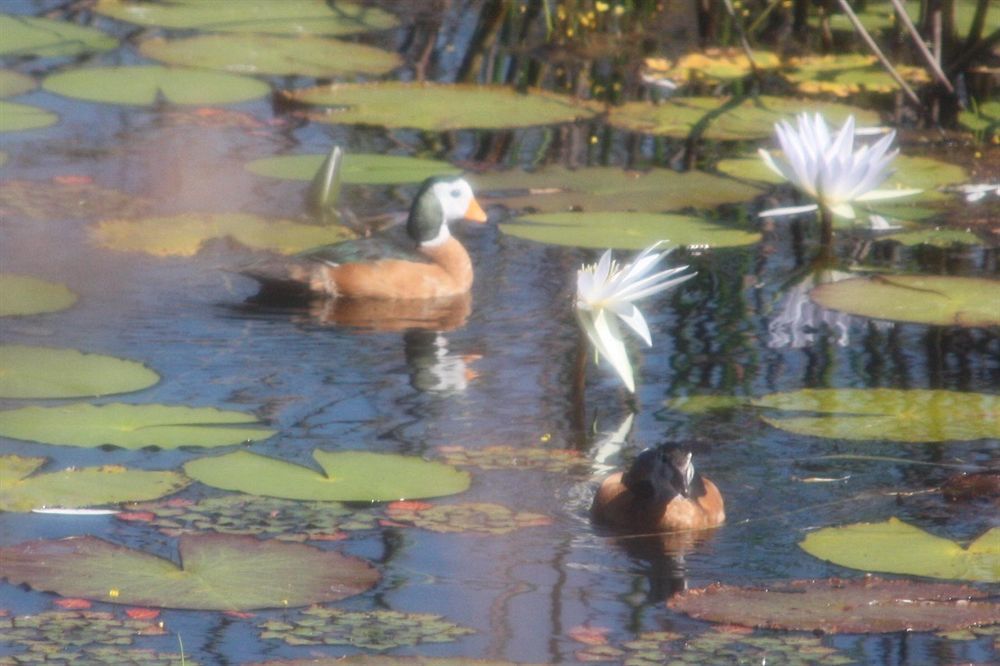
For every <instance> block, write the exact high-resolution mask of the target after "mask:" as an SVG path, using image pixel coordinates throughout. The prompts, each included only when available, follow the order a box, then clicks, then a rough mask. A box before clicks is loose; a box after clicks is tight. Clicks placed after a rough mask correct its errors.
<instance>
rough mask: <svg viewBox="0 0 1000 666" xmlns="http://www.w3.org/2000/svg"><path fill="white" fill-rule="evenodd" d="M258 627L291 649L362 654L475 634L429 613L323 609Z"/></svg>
mask: <svg viewBox="0 0 1000 666" xmlns="http://www.w3.org/2000/svg"><path fill="white" fill-rule="evenodd" d="M259 626H260V628H261V629H262V632H261V634H260V637H261V638H262V639H264V640H268V639H271V640H281V641H284V642H285V643H287V644H289V645H350V646H352V647H355V648H360V649H362V650H391V649H393V648H398V647H409V646H413V645H419V644H421V643H450V642H452V641H456V640H458V639H459V638H461V637H462V636H466V635H468V634H474V633H476V632H475V631H474V630H472V629H469V628H466V627H462V626H459V625H457V624H454V623H452V622H448V621H447V620H445V619H444V618H442V617H441V616H440V615H432V614H430V613H400V612H399V611H391V610H376V611H367V612H355V611H344V610H337V609H335V608H322V607H315V608H307V609H305V610H302V611H299V612H298V613H296V614H294V615H287V616H285V617H284V618H282V619H281V620H268V621H266V622H263V623H262V624H260V625H259Z"/></svg>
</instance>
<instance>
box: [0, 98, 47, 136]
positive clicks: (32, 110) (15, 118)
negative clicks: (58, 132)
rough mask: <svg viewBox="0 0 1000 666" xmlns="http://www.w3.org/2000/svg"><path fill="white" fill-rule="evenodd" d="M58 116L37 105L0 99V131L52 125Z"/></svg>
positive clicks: (16, 130) (17, 130)
mask: <svg viewBox="0 0 1000 666" xmlns="http://www.w3.org/2000/svg"><path fill="white" fill-rule="evenodd" d="M57 120H59V116H57V115H56V114H54V113H52V112H51V111H46V110H45V109H40V108H38V107H37V106H29V105H27V104H18V103H17V102H5V101H3V100H0V132H20V131H22V130H30V129H38V128H39V127H48V126H49V125H54V124H55V122H56V121H57Z"/></svg>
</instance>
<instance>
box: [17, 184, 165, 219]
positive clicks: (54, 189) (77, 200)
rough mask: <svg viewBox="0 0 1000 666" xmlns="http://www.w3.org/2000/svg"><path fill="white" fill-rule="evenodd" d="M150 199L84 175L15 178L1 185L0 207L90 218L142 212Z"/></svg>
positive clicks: (35, 215) (31, 215) (40, 215)
mask: <svg viewBox="0 0 1000 666" xmlns="http://www.w3.org/2000/svg"><path fill="white" fill-rule="evenodd" d="M149 205H150V202H149V200H148V199H143V198H142V197H136V196H132V195H130V194H125V193H124V192H120V191H118V190H112V189H107V188H104V187H101V186H100V185H96V184H94V183H93V182H90V181H89V179H86V178H83V179H80V180H79V181H77V180H74V179H72V178H68V179H65V180H59V181H38V180H12V181H8V182H5V183H3V184H2V185H0V207H3V208H4V209H6V210H7V211H9V212H10V213H11V214H16V215H20V216H22V217H25V218H27V219H29V220H37V221H40V222H47V221H49V220H52V219H57V220H76V219H81V220H90V219H93V218H100V217H103V216H107V215H119V216H121V215H142V214H143V213H145V212H146V211H147V210H149Z"/></svg>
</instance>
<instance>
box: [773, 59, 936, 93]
mask: <svg viewBox="0 0 1000 666" xmlns="http://www.w3.org/2000/svg"><path fill="white" fill-rule="evenodd" d="M791 65H792V67H793V69H792V70H791V71H790V72H788V73H786V75H785V76H787V77H788V79H789V80H790V81H791V82H792V83H794V84H796V85H797V87H798V89H799V91H800V92H803V93H822V94H832V95H836V96H837V97H849V96H853V95H857V94H860V93H890V92H894V91H896V90H899V84H898V83H896V81H895V79H893V78H892V77H891V76H890V75H889V74H888V72H886V71H885V68H883V67H882V66H881V65H880V64H878V61H877V59H876V58H875V56H868V55H857V54H843V55H825V56H811V57H805V58H793V59H792V61H791ZM896 71H897V73H899V75H900V76H901V77H903V79H904V80H905V81H907V82H908V83H910V84H917V85H921V84H925V83H930V80H931V79H930V75H928V73H927V71H926V70H925V69H923V68H922V67H911V66H906V65H897V66H896Z"/></svg>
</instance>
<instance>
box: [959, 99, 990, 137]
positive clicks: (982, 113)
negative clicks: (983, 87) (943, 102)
mask: <svg viewBox="0 0 1000 666" xmlns="http://www.w3.org/2000/svg"><path fill="white" fill-rule="evenodd" d="M958 122H959V124H961V125H962V127H964V128H966V129H968V130H971V131H973V132H976V133H977V134H978V133H981V134H983V135H985V136H986V137H995V136H997V135H998V134H1000V102H998V101H989V102H983V103H982V104H977V105H976V107H975V109H973V110H969V111H962V112H961V113H959V114H958Z"/></svg>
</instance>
